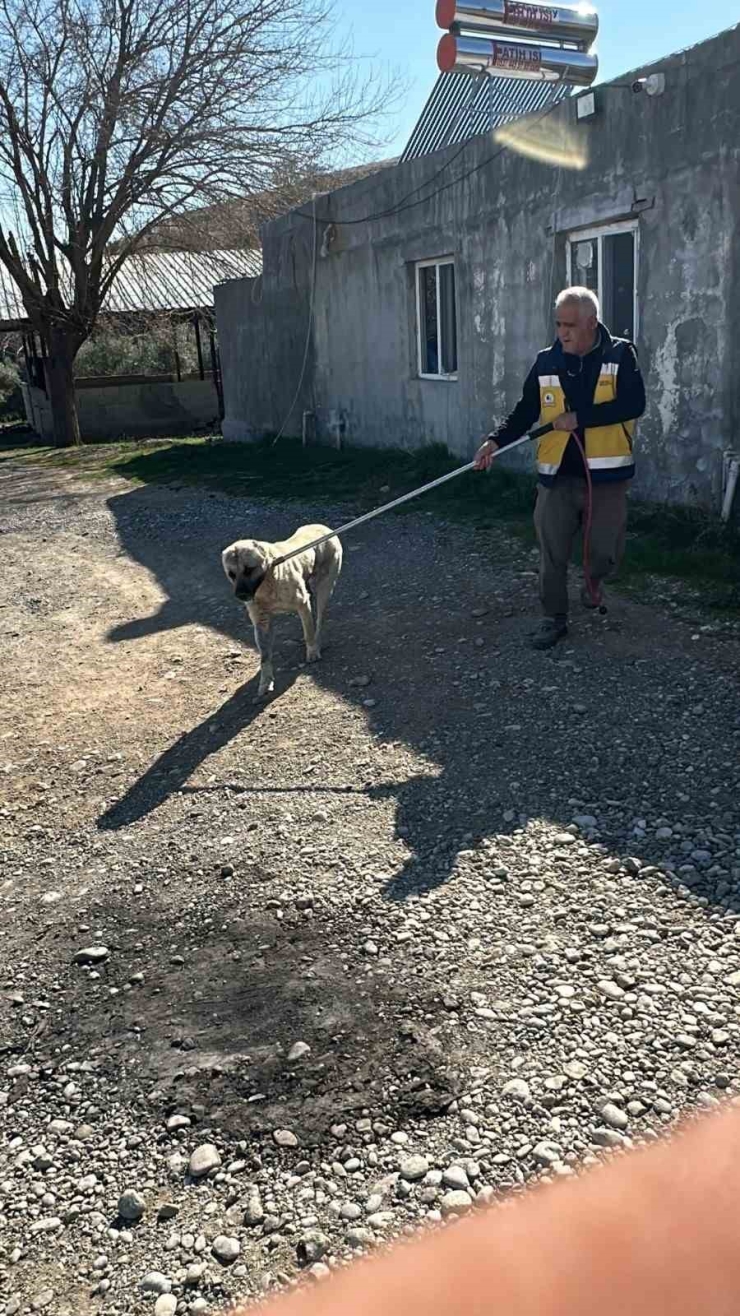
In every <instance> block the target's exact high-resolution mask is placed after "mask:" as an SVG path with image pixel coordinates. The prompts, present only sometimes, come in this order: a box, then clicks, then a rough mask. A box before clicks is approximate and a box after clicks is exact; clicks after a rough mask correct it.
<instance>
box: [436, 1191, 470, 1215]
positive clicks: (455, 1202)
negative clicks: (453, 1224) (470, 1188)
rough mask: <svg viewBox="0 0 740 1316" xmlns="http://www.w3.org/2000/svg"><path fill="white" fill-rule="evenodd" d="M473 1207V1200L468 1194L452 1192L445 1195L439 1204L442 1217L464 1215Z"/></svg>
mask: <svg viewBox="0 0 740 1316" xmlns="http://www.w3.org/2000/svg"><path fill="white" fill-rule="evenodd" d="M472 1205H473V1199H472V1197H471V1196H470V1193H465V1192H462V1191H460V1192H454V1193H445V1195H444V1197H443V1198H442V1201H441V1203H440V1206H441V1209H442V1215H464V1213H465V1212H466V1211H469V1210H470V1208H471V1207H472Z"/></svg>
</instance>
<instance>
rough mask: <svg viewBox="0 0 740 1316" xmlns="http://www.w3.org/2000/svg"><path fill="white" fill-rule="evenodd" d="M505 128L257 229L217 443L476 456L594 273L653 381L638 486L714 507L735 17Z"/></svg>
mask: <svg viewBox="0 0 740 1316" xmlns="http://www.w3.org/2000/svg"><path fill="white" fill-rule="evenodd" d="M653 74H661V75H663V76H662V78H652V80H651V82H650V84H649V87H648V88H647V89H646V86H645V83H644V82H643V83H642V84H640V86H641V89H640V90H634V89H633V84H635V83H636V81H637V80H638V79H641V78H642V79H644V78H647V77H650V76H651V75H653ZM648 91H649V92H650V93H652V94H648ZM503 133H504V136H503V138H502V139H499V140H495V139H494V138H492V136H491V135H490V134H487V135H484V136H478V137H474V138H471V139H470V140H468V141H467V142H465V143H463V144H462V145H461V144H459V143H458V144H456V145H455V146H454V147H448V148H446V149H445V150H442V151H436V152H434V153H433V154H431V155H426V156H424V157H423V158H412V159H407V160H402V162H401V163H399V164H398V165H396V166H394V167H392V168H388V169H386V170H384V171H382V172H380V173H378V174H376V175H374V176H373V177H372V178H369V179H363V180H361V181H359V182H357V183H355V184H354V185H352V186H350V187H344V188H341V189H340V190H338V191H335V192H332V193H330V194H327V195H324V196H320V197H317V198H316V199H315V200H314V202H312V203H310V204H307V205H304V206H303V207H302V208H301V209H300V210H296V211H293V212H292V213H290V214H289V215H287V216H285V217H283V218H280V219H278V220H276V221H274V222H272V223H270V224H268V225H267V226H266V227H265V229H264V230H263V234H262V239H263V272H262V275H261V277H260V278H258V279H237V280H230V281H227V282H225V283H223V284H222V285H221V286H220V287H218V288H217V289H216V296H215V306H216V319H217V326H218V333H219V343H220V349H221V359H222V369H223V388H224V406H225V420H224V423H223V429H224V434H225V435H226V437H227V438H231V439H251V438H254V437H257V436H259V435H262V434H265V433H270V432H271V433H275V432H276V431H278V430H279V429H280V428H281V426H283V425H284V426H285V432H286V433H287V434H293V435H297V434H300V433H301V428H302V425H303V424H305V423H308V425H309V426H311V428H312V430H313V431H315V433H316V436H317V437H318V438H319V439H324V440H328V441H338V440H339V439H341V440H344V441H346V442H348V443H352V444H370V445H396V446H400V447H410V448H414V447H417V446H419V445H422V444H428V443H438V442H442V443H445V444H447V445H448V447H449V448H450V449H451V450H452V451H453V452H455V453H458V454H459V455H460V456H461V457H467V456H470V455H471V454H472V452H473V451H474V449H475V447H476V445H477V443H478V442H479V439H480V436H481V435H482V434H483V433H484V432H485V431H487V430H488V429H489V428H490V427H491V424H492V423H493V422H494V421H495V420H496V418H497V417H500V416H502V415H503V414H505V413H506V412H507V411H508V410H509V409H510V407H511V406H512V405H513V403H514V402H515V401H516V399H517V397H518V395H519V390H520V387H521V383H522V380H523V378H524V375H525V373H526V371H527V369H528V368H529V366H530V364H531V362H532V359H533V355H534V353H535V352H536V351H537V350H538V349H539V348H540V347H542V346H544V345H545V344H546V343H547V342H548V341H550V339H551V338H552V334H553V331H552V327H551V306H552V302H553V298H554V295H555V293H556V292H557V290H558V289H559V288H560V287H561V286H563V285H564V284H565V283H566V282H577V283H585V284H588V285H589V286H591V287H593V288H595V289H596V290H598V292H599V294H600V296H601V300H602V305H603V314H604V319H605V321H606V323H607V324H608V325H609V327H610V328H611V329H612V331H613V332H614V333H615V334H624V335H626V336H630V337H634V339H635V340H636V342H637V345H638V350H639V354H640V360H641V364H642V366H643V369H644V372H645V376H646V383H647V387H648V395H649V404H648V410H647V413H646V415H645V417H644V418H643V420H642V421H641V422H640V425H639V429H638V439H637V451H638V478H637V488H638V490H639V493H640V494H641V495H642V496H643V497H646V498H655V499H659V500H668V501H673V502H681V503H689V504H697V505H702V506H706V507H711V508H714V509H718V507H719V505H720V501H721V498H722V491H723V483H724V480H725V479H726V470H727V466H728V462H727V457H726V454H727V453H728V451H730V450H734V451H735V452H737V450H738V449H740V438H738V430H739V428H740V382H739V381H740V312H739V311H738V307H739V306H740V229H739V224H740V27H738V28H734V29H732V30H730V31H728V32H725V33H723V34H722V35H721V36H719V37H717V38H715V39H714V40H711V41H707V42H705V43H703V44H702V45H699V46H696V47H694V48H692V49H690V50H687V51H683V52H681V53H679V54H676V55H672V56H670V57H668V58H666V59H665V60H662V61H661V62H660V63H659V64H655V65H653V66H651V67H649V68H644V69H641V70H638V71H636V72H632V73H629V74H627V75H626V76H624V77H622V78H620V79H619V80H618V81H616V82H612V83H608V84H604V85H602V86H598V87H596V88H594V89H593V90H592V91H590V92H587V93H584V94H582V95H579V96H574V97H571V98H568V99H566V100H564V101H563V102H562V103H561V104H559V105H557V106H555V107H551V108H550V109H548V110H546V111H545V112H544V114H541V115H534V116H531V117H530V118H528V119H524V120H520V121H519V122H518V123H517V124H514V125H513V126H510V127H509V128H508V129H505V130H503ZM506 133H508V134H510V136H506ZM505 142H507V143H508V145H505V144H504V143H505ZM304 413H308V416H307V417H306V418H305V420H304ZM506 460H507V461H510V462H512V463H515V462H517V461H519V460H520V458H519V457H518V456H517V455H514V454H512V455H511V456H510V457H508V458H507V459H506ZM523 460H524V461H526V460H527V459H526V458H524V459H523ZM737 501H740V499H739V500H736V502H737Z"/></svg>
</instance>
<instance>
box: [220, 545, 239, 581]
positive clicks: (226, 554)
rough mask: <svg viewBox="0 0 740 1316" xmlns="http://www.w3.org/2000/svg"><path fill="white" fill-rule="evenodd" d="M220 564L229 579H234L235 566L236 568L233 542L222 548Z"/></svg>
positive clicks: (235, 552)
mask: <svg viewBox="0 0 740 1316" xmlns="http://www.w3.org/2000/svg"><path fill="white" fill-rule="evenodd" d="M221 565H222V567H223V569H224V571H225V572H226V575H227V576H228V577H229V580H235V579H236V568H237V551H236V546H235V545H234V544H230V545H229V547H228V548H225V549H224V551H223V553H222V554H221Z"/></svg>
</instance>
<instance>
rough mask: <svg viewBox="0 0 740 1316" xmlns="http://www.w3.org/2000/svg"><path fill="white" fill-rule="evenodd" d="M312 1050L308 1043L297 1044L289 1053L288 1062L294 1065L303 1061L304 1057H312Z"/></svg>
mask: <svg viewBox="0 0 740 1316" xmlns="http://www.w3.org/2000/svg"><path fill="white" fill-rule="evenodd" d="M310 1054H311V1048H310V1046H309V1045H308V1042H295V1043H294V1044H293V1046H292V1047H291V1048H290V1051H289V1052H288V1060H289V1062H290V1063H291V1064H293V1063H294V1062H295V1061H296V1060H302V1059H303V1057H304V1056H310Z"/></svg>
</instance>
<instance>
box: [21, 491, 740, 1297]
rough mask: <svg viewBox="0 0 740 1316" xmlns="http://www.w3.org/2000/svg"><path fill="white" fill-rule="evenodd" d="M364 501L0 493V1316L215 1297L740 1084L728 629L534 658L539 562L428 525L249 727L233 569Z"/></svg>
mask: <svg viewBox="0 0 740 1316" xmlns="http://www.w3.org/2000/svg"><path fill="white" fill-rule="evenodd" d="M346 512H347V509H346V508H345V509H336V508H335V509H332V508H329V507H325V508H317V507H310V508H305V509H301V508H296V507H294V506H291V507H288V508H287V509H286V508H281V507H279V506H267V505H261V506H253V507H249V506H245V505H244V502H243V501H242V500H236V499H229V498H228V497H225V496H220V495H209V494H205V493H203V492H198V491H195V492H194V491H192V490H178V489H139V488H134V487H131V486H128V485H126V484H124V483H122V482H116V483H112V484H110V485H107V486H106V485H101V484H100V483H96V484H90V485H87V486H85V485H81V484H79V483H75V482H74V481H73V480H64V479H63V477H61V476H54V477H52V476H49V475H46V476H44V475H42V474H40V473H39V472H37V471H34V472H26V471H24V470H23V469H22V468H19V467H17V466H13V467H11V469H10V470H7V469H6V470H4V471H3V473H2V476H0V531H1V532H2V534H1V535H0V542H1V543H2V549H3V568H4V569H3V572H2V579H1V580H0V644H1V645H2V662H1V666H0V671H1V673H2V682H3V690H2V692H1V696H0V697H1V700H2V708H3V718H2V725H1V726H0V782H2V789H1V790H0V900H1V902H2V904H1V907H0V1313H2V1316H12V1313H15V1312H30V1311H46V1312H49V1313H55V1314H56V1316H61V1314H62V1313H69V1314H70V1316H71V1314H72V1313H75V1314H77V1313H87V1312H98V1311H100V1312H103V1313H111V1314H113V1313H117V1314H118V1313H120V1316H123V1314H124V1313H126V1314H128V1313H139V1312H154V1313H155V1314H156V1316H167V1314H168V1313H169V1316H172V1313H174V1312H175V1311H176V1310H177V1311H182V1312H192V1313H198V1312H206V1311H213V1310H216V1309H218V1307H219V1306H222V1305H224V1304H225V1303H227V1302H228V1300H229V1299H230V1298H233V1297H235V1296H237V1295H238V1296H245V1295H249V1294H251V1295H255V1296H257V1295H260V1294H261V1293H263V1292H265V1291H267V1290H269V1289H271V1288H272V1287H275V1286H277V1285H280V1284H284V1283H286V1282H290V1281H291V1280H294V1279H295V1277H296V1276H297V1275H298V1274H300V1273H301V1271H305V1270H309V1271H312V1272H313V1273H314V1274H315V1275H316V1276H317V1277H320V1276H321V1275H323V1274H325V1273H326V1268H327V1267H331V1266H332V1265H334V1264H336V1263H337V1262H339V1261H341V1260H342V1259H344V1258H346V1257H348V1256H351V1255H352V1254H353V1252H355V1251H357V1250H362V1249H366V1248H369V1247H371V1246H372V1245H373V1244H374V1243H376V1242H377V1241H380V1240H383V1239H387V1238H389V1237H391V1236H393V1235H395V1234H399V1233H402V1232H403V1231H404V1230H406V1229H409V1228H411V1227H415V1226H417V1225H418V1224H419V1223H420V1222H425V1221H427V1222H432V1223H433V1222H436V1221H439V1220H441V1219H442V1218H445V1217H449V1216H457V1215H460V1214H463V1213H465V1212H466V1211H468V1210H469V1209H471V1207H472V1206H473V1204H474V1203H476V1202H486V1201H489V1200H490V1199H492V1198H493V1197H494V1195H496V1194H497V1193H498V1192H499V1191H500V1190H504V1189H512V1188H513V1189H516V1188H517V1186H519V1185H522V1184H524V1183H525V1182H527V1181H529V1180H532V1179H534V1178H537V1177H539V1176H549V1177H558V1176H564V1175H568V1174H571V1173H573V1170H574V1168H575V1167H576V1166H577V1165H579V1164H582V1163H584V1162H586V1163H588V1162H590V1161H591V1160H593V1159H594V1158H599V1157H602V1156H605V1155H609V1154H610V1152H611V1149H614V1148H617V1149H618V1148H622V1147H624V1146H627V1145H629V1144H630V1143H631V1142H633V1141H636V1140H639V1139H645V1138H650V1137H654V1136H656V1135H657V1134H659V1133H660V1132H661V1131H662V1130H664V1129H665V1128H666V1127H667V1126H670V1125H671V1123H672V1122H673V1121H674V1120H675V1119H676V1118H677V1117H678V1116H679V1115H680V1114H681V1112H683V1111H685V1110H686V1109H687V1108H698V1107H710V1106H714V1105H715V1104H716V1103H717V1102H718V1101H719V1100H721V1099H722V1098H723V1096H726V1097H730V1098H731V1097H732V1096H733V1095H734V1094H740V1073H739V1072H738V1056H739V1055H740V810H739V808H738V797H739V793H740V753H739V750H740V688H739V682H738V672H739V671H740V666H739V664H738V656H739V646H738V642H737V640H736V639H733V638H727V637H724V638H723V637H722V636H720V635H718V634H716V633H715V632H714V631H713V630H712V629H711V627H709V628H707V627H706V625H705V624H703V623H701V622H697V623H696V624H695V625H693V626H692V625H690V624H686V623H685V622H683V621H678V620H676V619H675V617H671V615H670V614H669V612H668V611H667V610H664V611H661V610H660V609H659V608H654V609H647V608H643V607H639V606H636V605H633V604H627V603H625V602H623V601H621V600H615V601H614V604H613V607H612V608H611V610H610V613H609V615H608V617H607V619H606V621H604V620H603V619H598V618H593V617H589V616H585V615H584V616H583V617H578V618H577V619H576V625H575V626H574V629H573V631H572V635H571V639H570V641H569V643H568V645H567V646H564V647H561V648H560V649H558V650H557V651H556V652H555V653H554V654H550V655H541V654H535V653H533V652H530V651H529V650H528V649H527V647H526V637H527V633H528V630H529V629H530V628H531V625H532V621H533V618H535V608H534V606H533V590H534V584H535V581H534V574H533V572H534V562H533V560H532V556H531V554H530V553H529V551H528V550H526V549H523V548H522V547H521V546H520V545H518V544H516V543H515V542H513V541H510V540H508V539H506V538H505V537H504V536H503V535H501V536H497V535H496V534H490V533H486V534H485V535H484V534H482V533H478V534H476V533H474V532H472V531H471V532H466V531H465V530H462V529H460V528H455V527H450V526H440V525H439V524H438V523H436V522H435V521H434V520H433V519H432V518H431V517H429V516H428V515H425V514H424V512H423V511H422V510H420V511H419V512H418V513H415V514H414V515H413V516H411V517H405V518H389V519H388V520H386V521H385V522H384V523H383V524H382V527H381V528H379V527H377V526H369V527H366V528H363V530H361V531H359V532H358V533H357V535H356V537H353V538H352V539H351V540H348V541H347V544H346V548H347V556H346V566H345V572H344V574H343V577H342V580H341V582H340V585H339V588H338V592H337V595H336V599H335V603H334V606H333V609H332V611H331V613H330V636H329V638H330V645H329V647H328V648H327V651H326V654H325V657H324V660H323V661H322V662H321V663H320V664H318V665H316V666H315V667H311V668H310V669H304V668H303V667H302V665H301V656H302V655H301V646H300V644H299V642H298V641H299V628H298V623H297V622H293V621H290V620H289V621H286V622H285V623H284V624H283V626H282V628H281V631H280V634H279V638H278V643H277V647H276V658H277V665H278V669H279V671H278V683H277V696H276V698H275V699H274V700H273V701H271V702H270V703H269V704H267V705H264V706H255V705H254V704H253V703H252V694H253V690H254V683H253V681H252V678H253V676H254V673H255V670H256V663H255V658H254V654H253V650H252V648H251V644H250V642H249V636H248V632H247V628H246V625H245V622H244V619H243V617H242V616H241V614H240V611H239V609H238V608H237V607H236V606H235V604H234V601H233V599H232V598H231V596H230V594H229V591H228V589H227V587H226V582H225V580H224V578H223V576H222V573H221V568H220V562H219V552H220V549H221V548H222V547H223V546H224V545H225V544H226V543H228V542H229V541H230V540H231V539H233V538H235V537H237V536H238V535H241V534H247V533H256V534H258V535H260V536H263V537H267V538H278V537H280V536H282V535H284V534H285V533H289V532H290V531H292V530H293V529H294V528H295V526H296V525H297V524H299V523H300V522H301V521H304V520H309V519H311V520H314V519H321V520H324V519H328V520H329V521H331V520H334V523H335V524H336V523H337V521H339V520H340V519H341V518H342V516H343V515H344V514H346ZM245 683H246V684H245ZM676 1154H677V1156H680V1142H679V1143H678V1144H677V1151H676Z"/></svg>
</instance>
